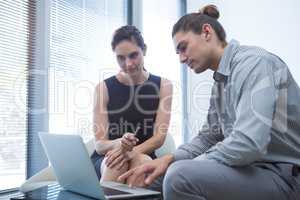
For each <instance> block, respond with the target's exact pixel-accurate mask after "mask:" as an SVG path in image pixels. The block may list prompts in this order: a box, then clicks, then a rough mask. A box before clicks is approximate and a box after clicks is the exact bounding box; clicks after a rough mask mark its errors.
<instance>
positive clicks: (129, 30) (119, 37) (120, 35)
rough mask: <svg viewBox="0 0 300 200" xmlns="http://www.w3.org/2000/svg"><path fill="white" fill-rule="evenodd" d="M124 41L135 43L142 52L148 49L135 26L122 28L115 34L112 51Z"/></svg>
mask: <svg viewBox="0 0 300 200" xmlns="http://www.w3.org/2000/svg"><path fill="white" fill-rule="evenodd" d="M124 40H128V41H133V42H135V43H136V44H137V45H138V46H139V47H140V48H141V49H142V50H145V49H146V44H145V43H144V38H143V36H142V34H141V32H140V31H139V30H138V29H137V28H136V27H135V26H131V25H126V26H122V27H120V28H118V29H117V30H116V31H115V32H114V35H113V38H112V42H111V48H112V50H113V51H114V50H115V48H116V46H117V45H118V44H119V43H120V42H122V41H124Z"/></svg>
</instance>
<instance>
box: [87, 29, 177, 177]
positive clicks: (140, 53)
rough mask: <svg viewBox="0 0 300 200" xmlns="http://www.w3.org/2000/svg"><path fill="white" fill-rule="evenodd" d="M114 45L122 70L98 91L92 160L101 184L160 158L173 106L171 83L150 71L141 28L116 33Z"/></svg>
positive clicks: (118, 30)
mask: <svg viewBox="0 0 300 200" xmlns="http://www.w3.org/2000/svg"><path fill="white" fill-rule="evenodd" d="M111 46H112V50H113V51H114V53H115V55H116V59H117V62H118V64H119V66H120V71H119V72H118V73H117V74H116V75H115V76H112V77H110V78H108V79H106V80H104V81H103V82H100V83H99V84H98V85H97V87H96V90H95V107H94V124H95V129H94V132H95V140H96V151H95V152H94V154H93V155H92V157H91V158H92V161H93V163H94V165H95V168H96V171H97V175H98V178H99V179H100V177H101V181H117V178H118V176H119V175H121V174H122V173H124V172H126V171H127V170H128V169H131V168H133V167H136V166H138V165H140V164H142V163H144V162H146V161H149V160H151V159H154V158H156V156H155V150H156V149H157V148H159V147H160V146H161V145H162V144H163V143H164V140H165V136H166V133H167V130H168V126H169V121H170V110H171V102H172V85H171V82H170V81H169V80H167V79H165V78H161V77H158V76H155V75H153V74H151V73H149V72H147V71H146V70H145V67H144V56H145V54H146V44H145V43H144V40H143V37H142V35H141V33H140V31H139V30H138V29H137V28H136V27H134V26H123V27H121V28H119V29H117V30H116V31H115V33H114V35H113V39H112V43H111Z"/></svg>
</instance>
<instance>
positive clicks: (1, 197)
mask: <svg viewBox="0 0 300 200" xmlns="http://www.w3.org/2000/svg"><path fill="white" fill-rule="evenodd" d="M21 195H22V193H21V192H19V190H18V188H14V189H9V190H3V191H1V192H0V200H7V199H10V198H12V197H18V196H21Z"/></svg>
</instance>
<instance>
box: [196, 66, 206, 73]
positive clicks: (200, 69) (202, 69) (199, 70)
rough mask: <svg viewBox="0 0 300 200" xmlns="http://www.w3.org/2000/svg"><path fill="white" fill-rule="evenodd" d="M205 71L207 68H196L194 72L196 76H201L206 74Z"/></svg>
mask: <svg viewBox="0 0 300 200" xmlns="http://www.w3.org/2000/svg"><path fill="white" fill-rule="evenodd" d="M205 70H206V68H205V67H199V68H194V72H195V73H196V74H200V73H202V72H204V71H205Z"/></svg>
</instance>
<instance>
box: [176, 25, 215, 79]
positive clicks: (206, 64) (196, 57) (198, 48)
mask: <svg viewBox="0 0 300 200" xmlns="http://www.w3.org/2000/svg"><path fill="white" fill-rule="evenodd" d="M206 37H207V36H206V34H205V33H201V34H196V33H194V32H192V31H188V32H182V31H179V32H177V33H176V34H175V35H174V37H173V43H174V46H175V49H176V53H177V54H178V55H179V59H180V62H181V63H184V64H187V65H188V66H189V67H190V68H191V69H192V70H194V72H195V73H201V72H204V71H205V70H207V69H208V68H210V66H211V53H212V52H211V46H210V45H209V42H208V40H207V38H206Z"/></svg>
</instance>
